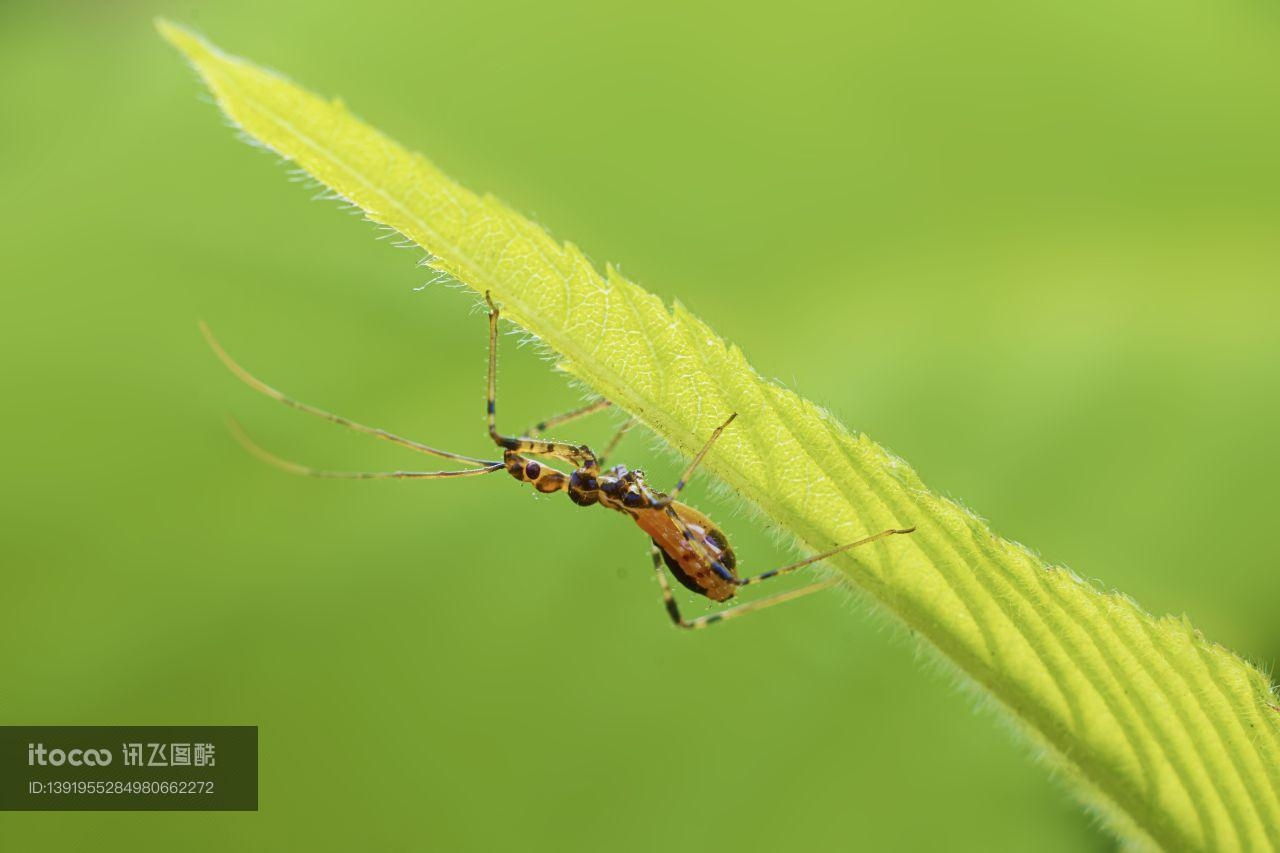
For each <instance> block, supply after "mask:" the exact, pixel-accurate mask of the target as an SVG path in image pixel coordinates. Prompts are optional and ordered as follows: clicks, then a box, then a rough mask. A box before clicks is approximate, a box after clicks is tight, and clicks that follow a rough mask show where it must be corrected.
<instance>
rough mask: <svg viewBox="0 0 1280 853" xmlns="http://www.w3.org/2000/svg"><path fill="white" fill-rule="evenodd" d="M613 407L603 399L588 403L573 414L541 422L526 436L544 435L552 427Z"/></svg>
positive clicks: (528, 431)
mask: <svg viewBox="0 0 1280 853" xmlns="http://www.w3.org/2000/svg"><path fill="white" fill-rule="evenodd" d="M612 405H613V404H612V403H611V402H609V401H608V400H606V399H604V398H603V397H601V398H600V399H599V400H596V401H594V402H592V403H588V404H587V405H585V406H583V407H582V408H580V409H574V410H573V411H572V412H565V413H564V414H561V415H556V416H555V417H552V418H547V419H546V420H545V421H540V422H539V423H537V424H535V425H534V426H532V427H530V428H529V429H527V430H525V432H524V435H527V436H539V435H541V434H542V433H544V432H546V431H547V430H549V429H551V428H552V427H555V426H559V425H560V424H567V423H568V422H569V421H576V420H577V419H578V418H582V417H586V416H587V415H591V414H595V413H596V412H598V411H600V410H601V409H607V408H609V407H610V406H612Z"/></svg>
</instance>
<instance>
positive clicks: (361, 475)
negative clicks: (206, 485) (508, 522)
mask: <svg viewBox="0 0 1280 853" xmlns="http://www.w3.org/2000/svg"><path fill="white" fill-rule="evenodd" d="M227 426H228V427H229V428H230V430H231V434H232V435H233V436H235V439H236V441H238V442H240V444H241V445H243V446H244V448H245V450H248V451H249V452H250V453H252V454H253V455H254V456H256V457H258V458H259V459H261V460H262V461H263V462H266V463H267V464H268V465H273V466H275V467H276V468H279V469H281V470H282V471H288V472H289V473H290V474H300V475H302V476H305V477H323V478H326V479H332V480H442V479H445V478H447V477H474V476H476V475H478V474H491V473H493V472H494V471H501V470H502V467H503V466H502V463H501V462H491V463H489V464H488V465H486V466H485V467H483V468H465V469H463V470H461V471H324V470H321V469H319V468H310V467H308V466H306V465H299V464H298V463H296V462H290V461H289V460H288V459H281V458H280V457H279V456H276V455H275V454H274V453H272V452H271V451H269V450H266V449H264V448H263V447H261V446H260V445H259V444H257V442H255V441H254V440H253V439H251V438H249V436H248V434H247V433H246V432H245V431H244V429H243V428H242V427H241V426H240V424H239V423H237V422H236V420H235V419H234V418H227Z"/></svg>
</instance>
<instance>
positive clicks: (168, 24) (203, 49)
mask: <svg viewBox="0 0 1280 853" xmlns="http://www.w3.org/2000/svg"><path fill="white" fill-rule="evenodd" d="M154 23H155V26H156V32H158V33H159V34H160V37H161V38H163V39H164V40H165V41H167V42H169V44H171V45H173V46H174V47H176V48H177V49H178V50H179V51H181V52H182V54H183V56H185V57H187V59H189V60H191V61H192V62H194V61H195V60H196V59H197V58H198V57H199V56H200V55H201V54H210V53H217V48H215V47H214V46H213V45H212V44H210V43H209V42H207V41H205V39H204V38H203V37H202V36H200V35H199V34H198V33H196V32H195V31H194V30H189V29H187V28H186V27H184V26H182V25H181V24H175V23H174V22H173V21H170V20H169V19H168V18H161V17H156V18H155V19H154Z"/></svg>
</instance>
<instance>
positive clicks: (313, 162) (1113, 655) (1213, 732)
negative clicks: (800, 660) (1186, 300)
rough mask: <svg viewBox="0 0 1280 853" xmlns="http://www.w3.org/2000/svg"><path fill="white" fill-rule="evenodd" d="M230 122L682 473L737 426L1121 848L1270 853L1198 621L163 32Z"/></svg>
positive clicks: (748, 454)
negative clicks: (937, 485) (732, 416)
mask: <svg viewBox="0 0 1280 853" xmlns="http://www.w3.org/2000/svg"><path fill="white" fill-rule="evenodd" d="M158 26H159V29H160V32H161V33H162V34H163V35H164V37H165V38H166V39H168V40H169V41H170V42H172V43H173V44H174V45H175V46H176V47H177V48H178V49H179V50H181V51H182V52H183V53H184V54H185V55H186V57H187V58H188V59H189V60H190V61H191V63H192V64H193V65H194V66H195V68H196V70H197V71H198V72H199V73H200V75H201V76H202V77H203V79H204V82H205V83H206V84H207V85H208V86H209V88H210V89H211V90H212V92H213V94H214V96H215V97H216V98H217V101H218V104H219V106H220V107H221V108H222V110H223V111H224V112H225V113H226V115H227V116H228V117H229V118H230V119H231V120H233V121H234V122H235V123H236V124H237V125H239V127H240V128H241V129H242V130H243V131H244V132H245V133H246V134H247V135H248V136H249V137H251V138H252V139H253V140H256V141H257V142H258V143H260V144H262V145H265V146H267V147H269V148H270V149H272V150H274V151H276V152H278V153H279V154H281V155H282V156H284V157H286V158H288V159H290V160H293V161H294V162H295V163H297V164H298V165H299V166H300V167H302V168H303V169H304V170H306V171H307V172H309V173H310V174H311V175H313V176H314V177H315V178H316V179H317V180H319V181H321V182H322V183H324V184H326V185H327V186H328V187H330V188H331V189H332V190H333V191H334V192H335V193H336V194H338V195H340V196H341V197H343V198H345V199H347V200H349V201H351V202H352V203H353V204H355V205H358V206H359V207H360V208H361V209H363V210H364V212H365V214H366V216H367V217H368V218H369V219H370V220H373V221H374V222H378V223H381V224H383V225H386V226H389V227H390V228H393V229H395V230H397V231H399V232H400V233H401V234H403V235H405V236H406V237H407V238H408V239H410V240H412V241H413V242H415V243H417V244H418V245H420V246H421V247H423V249H425V250H426V251H427V252H428V253H429V254H430V257H431V261H430V265H431V266H432V267H434V268H436V269H438V270H440V271H442V272H445V273H448V274H449V275H451V276H453V277H454V278H456V279H457V280H458V281H461V282H464V283H465V284H467V285H469V286H471V287H473V288H475V289H476V290H477V291H480V292H484V291H486V290H488V291H491V292H492V293H493V296H494V298H495V299H496V300H497V301H498V302H499V303H500V304H501V305H502V306H503V308H504V311H505V313H506V316H507V317H509V318H510V319H512V320H514V321H515V322H517V323H519V324H520V325H521V326H523V327H524V328H526V329H528V330H529V331H530V332H532V333H533V334H535V335H537V336H538V337H539V338H541V340H542V341H544V342H545V343H546V344H547V345H548V346H549V347H551V348H552V349H554V350H555V351H556V352H558V353H559V354H560V356H561V357H562V361H561V366H562V367H563V368H564V369H565V370H566V371H568V372H569V373H571V374H573V375H574V376H576V377H577V378H578V379H580V380H582V381H583V382H584V383H586V384H587V385H588V386H590V387H591V388H593V389H595V390H596V391H598V392H599V393H600V394H602V395H604V396H606V397H608V398H610V399H612V400H613V401H614V402H615V403H616V404H617V405H618V406H620V407H621V408H623V409H626V410H627V411H628V412H630V413H632V414H634V415H635V416H637V417H638V418H639V419H640V420H641V421H642V422H643V423H645V424H646V425H647V426H649V427H650V428H651V429H652V430H653V431H654V432H655V433H656V434H658V435H659V436H661V437H662V438H664V439H665V440H666V441H668V442H669V443H670V444H671V445H672V446H673V447H675V448H677V449H679V450H680V451H682V452H684V453H686V454H692V453H693V452H695V451H696V449H697V448H698V447H699V446H700V445H701V443H702V442H703V441H704V440H705V439H706V437H707V435H708V434H709V433H710V432H711V430H712V429H713V428H714V427H715V426H716V425H717V424H719V423H720V422H721V421H723V420H724V418H725V417H726V416H727V415H728V414H729V413H730V412H739V413H740V414H741V416H740V418H739V420H738V422H737V423H736V424H735V425H734V427H733V428H732V429H730V430H729V431H727V432H726V433H725V435H724V437H723V438H722V439H721V440H720V442H719V444H717V445H716V447H715V448H714V449H713V450H712V452H711V453H710V455H709V456H708V457H707V459H706V463H705V469H706V470H707V471H709V472H711V473H713V474H714V475H715V476H717V477H719V478H720V479H721V480H723V481H724V482H725V483H727V484H728V485H730V486H731V487H732V488H733V489H735V490H736V491H737V492H738V493H739V494H740V495H741V496H742V497H744V498H745V499H747V500H748V501H750V502H751V503H753V504H755V505H756V506H757V507H759V509H760V510H762V511H763V512H764V513H765V514H766V515H768V516H769V517H770V518H772V519H773V520H775V521H776V522H777V523H778V524H780V525H781V526H782V527H783V528H785V529H786V530H788V531H790V532H791V533H792V534H794V535H795V537H796V538H797V539H798V540H799V541H800V542H801V543H802V544H803V545H804V547H806V548H809V549H812V550H813V551H818V550H821V549H826V548H829V547H833V546H835V545H837V544H840V543H844V542H849V541H851V540H853V539H855V538H858V537H860V536H863V535H865V534H867V533H871V532H875V531H879V530H882V529H884V528H887V527H902V526H910V525H915V526H916V527H917V528H918V531H917V532H916V533H915V534H914V535H912V536H909V537H893V538H891V539H888V540H885V541H882V542H879V543H876V544H875V545H872V546H869V547H867V548H863V549H859V550H857V551H854V552H850V553H847V554H844V555H841V556H839V557H838V558H835V559H833V560H832V562H833V563H834V564H835V565H836V566H838V568H839V569H840V570H841V571H842V572H843V575H844V577H845V578H846V579H847V580H848V581H849V582H850V583H852V584H854V585H856V586H857V587H859V588H861V589H862V590H864V591H865V592H866V593H868V594H869V595H870V596H871V597H873V598H874V599H875V600H876V601H877V602H878V603H879V604H880V605H881V606H882V607H883V608H884V609H885V610H887V611H888V612H889V613H892V614H893V615H894V616H895V617H896V618H897V619H898V620H899V621H900V622H901V623H902V624H903V625H905V626H906V627H907V628H908V629H910V630H911V631H912V632H914V633H915V634H916V635H918V636H919V637H921V638H923V639H924V640H927V641H928V643H930V644H931V645H932V646H933V647H934V648H936V649H937V650H938V651H939V652H940V653H941V654H942V655H943V656H944V657H945V658H947V659H948V660H949V661H950V662H951V663H953V664H954V665H955V667H957V668H958V669H959V670H960V671H961V672H963V673H964V674H965V675H966V676H967V677H968V678H969V679H971V680H972V682H974V683H975V684H976V685H978V686H979V687H980V689H981V690H983V691H985V692H986V693H988V694H989V695H990V696H992V697H994V698H995V699H996V700H998V702H999V704H1000V705H1001V706H1003V707H1004V708H1005V709H1006V710H1007V711H1008V713H1009V714H1011V715H1012V716H1013V717H1014V718H1016V719H1017V720H1018V721H1019V722H1020V723H1021V724H1022V726H1023V727H1024V728H1025V730H1026V731H1027V732H1029V733H1030V734H1031V735H1032V737H1033V739H1034V740H1035V741H1036V742H1037V743H1039V744H1040V745H1042V746H1043V747H1044V748H1045V749H1044V752H1045V754H1046V755H1047V756H1048V757H1049V758H1050V760H1051V761H1052V762H1053V763H1054V764H1055V765H1056V766H1057V767H1059V768H1061V769H1062V770H1063V771H1064V773H1065V775H1066V776H1067V777H1068V778H1069V779H1070V780H1071V781H1072V782H1073V784H1074V787H1075V788H1076V789H1078V791H1079V792H1080V794H1081V796H1082V797H1083V798H1084V799H1085V800H1086V801H1087V802H1088V803H1090V804H1091V805H1093V806H1094V807H1096V808H1097V809H1098V811H1099V812H1100V814H1101V815H1102V816H1103V817H1104V819H1105V820H1106V821H1107V822H1108V823H1109V825H1110V826H1111V827H1112V828H1113V829H1114V830H1115V831H1116V832H1118V833H1119V834H1120V835H1121V836H1122V837H1124V838H1126V839H1127V840H1128V841H1130V842H1132V843H1135V844H1138V845H1143V846H1158V847H1164V848H1168V849H1177V850H1193V849H1194V850H1234V849H1254V850H1257V849H1271V848H1273V847H1275V846H1277V843H1278V842H1280V713H1278V709H1277V708H1276V706H1275V704H1273V703H1274V702H1275V701H1276V700H1275V699H1274V697H1273V687H1272V685H1271V683H1270V682H1269V680H1268V678H1267V677H1266V676H1264V675H1263V674H1262V673H1261V672H1260V671H1258V670H1257V669H1256V668H1254V667H1253V666H1251V665H1250V664H1248V663H1247V662H1245V661H1244V660H1242V659H1241V658H1239V657H1237V656H1235V655H1233V654H1232V653H1231V652H1229V651H1228V650H1227V649H1224V648H1222V647H1221V646H1218V645H1216V644H1213V643H1210V642H1208V641H1206V640H1205V639H1204V638H1203V637H1202V636H1201V635H1200V634H1199V632H1197V631H1196V630H1195V629H1194V628H1192V627H1191V626H1190V624H1188V623H1187V622H1186V621H1185V620H1182V619H1175V618H1170V617H1165V618H1162V619H1155V618H1153V617H1151V616H1150V615H1148V614H1147V613H1145V612H1144V611H1143V610H1141V609H1140V608H1139V607H1138V606H1137V605H1136V604H1134V603H1133V602H1132V601H1130V600H1129V599H1128V598H1125V597H1124V596H1122V595H1118V594H1107V593H1103V592H1100V591H1099V590H1097V589H1095V588H1094V587H1092V586H1091V585H1089V584H1087V583H1085V582H1083V581H1082V580H1081V579H1080V578H1078V577H1076V576H1075V575H1074V574H1072V573H1070V572H1068V571H1065V570H1063V569H1060V568H1055V567H1053V566H1047V565H1045V564H1043V563H1042V562H1041V561H1040V560H1039V559H1038V558H1037V557H1036V556H1035V555H1034V554H1032V553H1031V552H1029V551H1028V550H1027V549H1025V548H1023V547H1022V546H1020V545H1017V544H1014V543H1011V542H1008V541H1006V540H1004V539H1001V538H1000V537H998V536H997V535H995V534H994V533H992V532H991V530H990V529H989V528H988V527H987V525H986V524H985V523H984V522H983V521H982V520H981V519H979V518H977V517H976V516H974V515H973V514H972V513H970V512H968V511H967V510H965V509H964V508H963V507H961V506H958V505H957V504H955V503H953V502H951V501H949V500H947V499H945V498H943V497H941V496H939V495H937V494H936V493H934V492H932V491H930V490H929V489H928V488H927V487H926V486H925V485H924V484H923V483H922V482H921V481H920V479H919V477H918V476H917V475H916V473H915V472H914V471H913V470H912V469H911V468H910V467H909V466H908V465H907V464H906V463H905V462H903V461H902V460H901V459H898V458H896V457H894V456H892V455H891V454H889V453H887V452H886V451H885V450H884V449H883V448H881V447H880V446H879V445H877V444H876V443H875V442H873V441H871V440H870V439H869V438H867V437H866V436H860V435H857V434H854V433H852V432H850V431H849V430H848V429H847V428H845V427H844V426H843V425H841V424H840V423H838V422H837V421H836V420H835V419H834V418H832V416H831V415H830V414H828V413H827V412H825V411H823V410H822V409H821V408H820V407H818V406H817V405H815V404H813V403H811V402H809V401H808V400H805V399H803V398H801V397H799V396H797V395H796V394H794V393H792V392H790V391H788V390H787V389H785V388H782V387H780V386H778V385H776V384H774V383H772V382H768V381H766V380H764V379H763V378H761V377H760V375H759V374H757V373H756V372H755V371H754V370H753V369H752V368H751V366H750V364H748V362H747V360H746V358H744V356H743V354H742V352H741V351H740V350H739V349H738V348H737V347H735V346H732V345H730V344H727V343H726V342H725V341H723V340H722V339H721V338H720V337H718V336H717V335H716V333H715V332H714V331H712V330H711V329H710V328H709V327H708V326H707V325H706V324H704V323H703V322H701V321H700V320H698V319H697V318H696V317H694V316H693V315H691V314H690V313H689V312H688V311H687V310H685V309H684V308H683V307H682V306H681V305H680V304H678V303H677V304H675V305H673V306H671V307H668V306H667V305H665V304H664V303H663V302H662V301H661V300H659V299H658V298H657V297H655V296H653V295H651V294H649V293H647V292H645V291H644V290H642V289H641V288H639V287H638V286H636V285H635V284H632V283H631V282H630V281H627V280H626V279H625V278H623V277H622V276H621V275H620V274H618V273H617V271H616V270H613V269H611V268H610V269H606V271H605V273H604V274H603V275H601V274H600V273H599V272H598V271H597V270H596V269H595V268H594V267H593V266H592V264H591V263H590V262H588V261H587V259H586V258H585V257H584V256H583V254H582V253H581V252H579V251H578V249H577V248H575V247H574V246H572V245H570V244H562V243H558V242H556V241H555V240H554V239H552V238H551V237H550V236H549V235H548V234H547V233H546V232H545V231H544V230H543V229H542V228H540V227H539V226H538V225H536V224H534V223H532V222H530V221H529V220H527V219H525V218H524V217H522V216H520V215H518V214H517V213H515V212H514V211H512V210H511V209H510V208H508V207H506V206H505V205H503V204H502V203H501V202H500V201H498V200H497V199H494V198H492V197H490V196H481V195H477V194H475V193H473V192H471V191H469V190H467V189H466V188H464V187H462V186H459V185H458V184H456V183H454V182H453V181H451V180H449V179H448V178H447V177H446V176H445V175H444V174H443V173H441V172H440V171H439V170H438V169H437V168H436V167H435V166H433V165H432V164H430V163H429V162H427V161H426V160H425V159H424V158H422V157H421V156H419V155H417V154H413V153H411V152H409V151H408V150H406V149H405V148H403V147H401V146H400V145H398V144H397V143H395V142H393V141H392V140H390V139H388V138H387V137H385V136H383V135H382V134H381V133H379V132H378V131H377V130H375V129H374V128H372V127H370V126H369V125H366V124H364V123H362V122H360V121H358V120H357V119H355V118H353V117H352V116H351V114H350V113H348V112H347V110H346V109H345V107H343V106H342V104H341V103H340V102H337V101H327V100H324V99H322V98H319V97H317V96H316V95H314V94H312V93H310V92H307V91H306V90H304V89H302V88H300V87H298V86H296V85H294V84H292V83H290V82H288V81H287V80H285V79H283V78H281V77H280V76H278V75H276V74H273V73H270V72H268V71H265V70H263V69H261V68H258V67H257V66H254V65H252V64H251V63H249V62H246V61H244V60H242V59H237V58H235V57H232V56H228V55H226V54H224V53H222V52H220V51H219V50H217V49H216V48H214V47H213V46H211V45H210V44H209V43H207V42H206V41H204V40H202V39H201V38H199V37H198V36H196V35H193V34H192V33H190V32H188V31H186V30H183V29H181V28H179V27H176V26H174V25H172V24H169V23H166V22H163V21H162V22H159V24H158Z"/></svg>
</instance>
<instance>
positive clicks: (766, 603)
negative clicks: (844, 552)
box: [649, 545, 839, 631]
mask: <svg viewBox="0 0 1280 853" xmlns="http://www.w3.org/2000/svg"><path fill="white" fill-rule="evenodd" d="M649 551H650V553H651V554H652V556H653V568H654V571H655V572H657V575H658V584H659V585H660V586H661V587H662V602H663V604H665V605H666V607H667V615H668V616H670V617H671V621H672V623H673V624H674V625H675V626H676V627H677V628H688V629H689V630H694V631H696V630H698V629H699V628H705V627H707V626H708V625H714V624H716V623H717V622H725V621H727V620H729V619H736V618H737V617H739V616H745V615H746V614H748V613H754V612H755V611H757V610H764V609H765V608H766V607H773V606H774V605H775V604H782V603H783V602H785V601H793V600H795V599H797V598H803V597H804V596H806V595H810V594H811V593H815V592H820V591H821V590H824V589H830V588H831V587H833V586H835V585H836V584H837V583H839V578H829V579H827V580H822V581H818V582H817V583H812V584H809V585H808V586H802V587H800V588H799V589H792V590H788V591H786V592H780V593H778V594H777V595H771V596H769V597H768V598H762V599H760V600H759V601H748V602H747V603H746V604H739V605H738V606H737V607H730V608H729V609H728V610H721V611H720V612H719V613H708V614H707V615H705V616H698V617H696V618H694V619H685V618H684V617H683V616H681V615H680V607H679V605H677V604H676V598H675V595H673V594H672V592H671V584H670V583H668V582H667V575H666V573H665V572H664V571H663V565H662V552H661V551H660V550H658V547H657V546H656V545H650V546H649Z"/></svg>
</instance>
